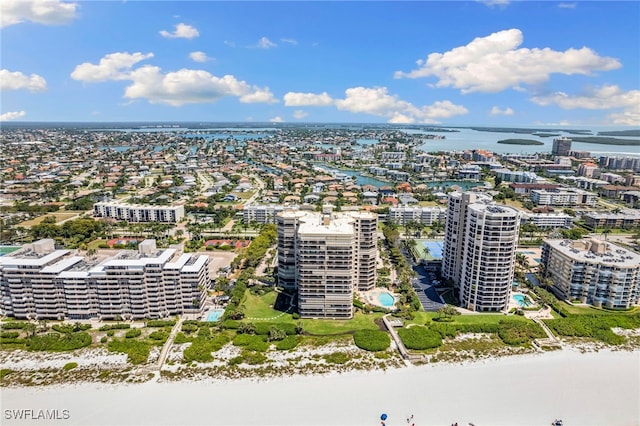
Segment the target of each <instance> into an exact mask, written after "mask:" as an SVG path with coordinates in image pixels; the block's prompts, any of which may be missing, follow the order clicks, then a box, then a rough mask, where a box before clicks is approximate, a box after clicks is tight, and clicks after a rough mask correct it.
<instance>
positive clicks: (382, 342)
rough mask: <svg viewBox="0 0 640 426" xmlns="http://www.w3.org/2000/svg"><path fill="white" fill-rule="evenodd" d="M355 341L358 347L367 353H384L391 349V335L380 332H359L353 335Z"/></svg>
mask: <svg viewBox="0 0 640 426" xmlns="http://www.w3.org/2000/svg"><path fill="white" fill-rule="evenodd" d="M353 340H354V342H355V344H356V346H357V347H359V348H360V349H364V350H366V351H373V352H376V351H383V350H385V349H387V348H388V347H389V344H390V343H391V339H390V338H389V335H388V334H387V333H385V332H384V331H380V330H358V331H356V332H355V333H353Z"/></svg>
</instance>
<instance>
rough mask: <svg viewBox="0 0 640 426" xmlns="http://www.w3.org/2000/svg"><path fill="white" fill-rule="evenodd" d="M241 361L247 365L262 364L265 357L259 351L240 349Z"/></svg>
mask: <svg viewBox="0 0 640 426" xmlns="http://www.w3.org/2000/svg"><path fill="white" fill-rule="evenodd" d="M241 356H242V358H243V361H244V362H245V363H247V364H249V365H257V364H264V362H265V361H266V360H267V357H266V356H264V355H263V354H261V353H260V352H251V351H242V355H241Z"/></svg>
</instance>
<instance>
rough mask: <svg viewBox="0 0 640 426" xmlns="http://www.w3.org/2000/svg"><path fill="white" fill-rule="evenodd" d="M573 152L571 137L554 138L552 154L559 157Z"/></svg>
mask: <svg viewBox="0 0 640 426" xmlns="http://www.w3.org/2000/svg"><path fill="white" fill-rule="evenodd" d="M570 152H571V139H569V138H555V139H554V140H553V147H552V148H551V154H552V155H555V156H558V157H568V156H569V153H570Z"/></svg>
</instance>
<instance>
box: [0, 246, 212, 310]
mask: <svg viewBox="0 0 640 426" xmlns="http://www.w3.org/2000/svg"><path fill="white" fill-rule="evenodd" d="M209 286H210V279H209V258H208V257H207V256H196V255H192V254H181V255H180V254H178V253H177V251H176V249H166V250H157V249H156V245H155V241H154V240H145V241H143V242H142V243H140V245H139V246H138V251H134V250H123V251H121V252H119V253H118V254H117V255H116V256H113V257H109V258H97V259H96V258H89V257H86V258H85V257H82V256H77V255H74V253H73V252H71V251H70V250H55V248H54V243H53V240H40V241H37V242H35V243H33V244H29V245H27V246H25V247H23V248H22V249H21V250H19V251H17V252H15V253H12V254H11V255H8V256H2V257H0V311H1V313H2V314H3V315H9V316H13V317H16V318H33V319H45V318H50V319H64V318H67V319H89V318H102V319H115V318H117V317H121V318H123V319H144V318H162V317H166V316H170V315H179V314H185V313H190V314H198V313H200V312H201V311H202V308H203V304H204V299H205V297H206V292H207V288H208V287H209Z"/></svg>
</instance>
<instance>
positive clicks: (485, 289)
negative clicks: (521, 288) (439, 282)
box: [442, 192, 520, 312]
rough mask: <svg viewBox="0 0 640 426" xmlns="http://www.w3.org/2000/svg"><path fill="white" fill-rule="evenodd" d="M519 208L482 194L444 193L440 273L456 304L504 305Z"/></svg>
mask: <svg viewBox="0 0 640 426" xmlns="http://www.w3.org/2000/svg"><path fill="white" fill-rule="evenodd" d="M519 226H520V213H519V212H518V210H516V209H514V208H511V207H507V206H502V205H497V204H495V203H493V202H492V200H491V198H490V197H488V196H487V195H484V194H476V193H471V192H465V193H460V192H454V193H451V194H450V195H449V199H448V205H447V218H446V222H445V240H444V246H443V256H442V275H443V277H444V278H446V279H450V280H451V281H453V283H454V285H455V286H456V287H457V288H458V290H459V299H460V306H462V307H464V308H467V309H470V310H473V311H486V312H496V311H502V310H505V309H507V306H508V304H509V293H510V290H511V285H512V283H513V275H514V270H515V255H516V247H517V243H518V230H519Z"/></svg>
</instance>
